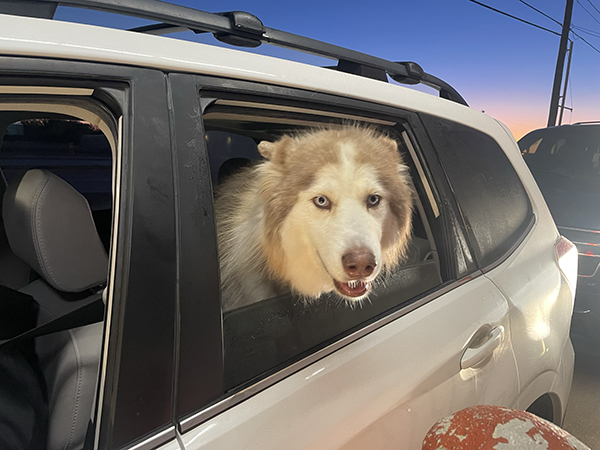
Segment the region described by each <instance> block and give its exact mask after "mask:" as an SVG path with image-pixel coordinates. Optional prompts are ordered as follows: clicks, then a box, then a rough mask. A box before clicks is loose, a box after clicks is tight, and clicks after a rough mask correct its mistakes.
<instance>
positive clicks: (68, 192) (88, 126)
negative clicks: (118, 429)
mask: <svg viewBox="0 0 600 450" xmlns="http://www.w3.org/2000/svg"><path fill="white" fill-rule="evenodd" d="M14 90H16V89H13V91H14ZM23 90H24V91H26V90H27V88H23ZM48 90H49V91H50V92H52V89H51V88H50V89H48ZM64 90H65V91H67V92H68V89H64ZM40 91H43V89H40ZM88 91H89V93H90V94H91V93H92V91H93V90H91V89H90V90H88ZM117 139H118V136H117V127H116V118H115V117H114V116H112V115H111V114H109V113H108V112H107V111H106V110H105V109H104V108H102V107H100V106H99V103H98V102H97V101H96V100H95V99H92V98H91V95H90V96H88V97H87V98H81V97H78V98H74V97H68V96H64V97H61V96H52V95H38V96H31V95H29V96H18V95H11V96H2V95H0V174H1V175H2V177H3V178H2V179H1V180H0V185H1V187H2V189H1V190H0V192H1V193H2V194H4V193H5V191H6V197H5V196H3V200H4V202H5V203H6V204H8V205H12V204H14V202H15V200H14V199H16V198H19V199H24V200H23V203H24V204H22V205H21V208H23V209H22V210H16V209H15V208H10V207H7V208H4V210H3V213H2V220H1V221H0V226H1V227H2V228H1V230H0V266H1V267H2V268H3V269H4V267H6V268H7V270H1V271H0V285H3V286H5V285H9V286H10V287H11V288H13V289H15V290H18V291H20V292H22V293H25V294H28V295H31V296H32V297H33V298H34V299H35V301H36V302H37V303H38V304H39V312H38V314H37V317H35V318H34V319H36V320H37V323H38V326H40V325H42V324H45V323H47V322H50V321H52V320H54V319H56V318H57V317H59V316H62V315H64V314H65V313H67V312H68V311H70V310H73V309H76V308H79V307H81V306H83V305H84V304H86V303H87V302H90V301H95V300H98V299H99V298H100V297H101V293H102V291H103V289H104V287H105V286H106V281H107V275H108V265H107V261H108V258H107V255H108V253H109V246H110V243H111V235H112V210H113V201H112V200H113V197H112V189H113V183H112V181H113V172H112V170H113V157H114V154H115V152H116V151H117V148H116V142H117ZM42 180H44V183H45V184H39V183H40V182H41V181H42ZM5 183H6V184H7V185H6V184H5ZM17 186H19V188H18V190H17V189H16V187H17ZM32 188H36V189H38V192H39V193H40V194H39V196H38V197H31V198H30V199H29V200H25V199H28V197H27V195H26V194H21V195H23V196H22V197H19V195H20V194H19V192H20V191H23V192H26V191H27V190H28V189H32ZM13 193H15V194H13ZM13 195H14V197H13ZM81 196H83V197H84V198H85V199H86V200H87V204H86V202H85V201H82V200H81ZM42 198H44V200H42ZM6 199H8V201H7V200H6ZM34 205H35V210H34V209H33V206H34ZM5 206H6V205H5ZM27 208H32V209H31V210H32V211H35V215H36V225H37V227H38V228H37V230H36V233H28V232H27V231H26V229H27V226H24V227H15V226H14V225H11V226H9V225H8V224H9V223H11V224H14V223H17V224H21V223H23V221H22V220H21V217H22V216H20V215H19V211H23V210H24V211H26V212H27ZM65 214H67V216H66V217H65V216H64V215H65ZM25 223H29V222H27V221H25ZM5 224H6V225H7V226H6V229H5V226H4V225H5ZM71 224H76V225H75V228H73V227H72V225H71ZM5 230H6V231H5ZM64 230H66V231H64ZM79 230H82V231H79ZM79 233H81V235H83V237H81V236H80V234H79ZM98 238H99V239H98ZM73 242H77V245H78V247H77V248H73V245H72V243H73ZM27 245H34V246H39V247H41V248H42V249H43V251H42V252H41V253H42V254H43V256H44V260H45V261H46V263H45V264H43V263H39V262H38V261H39V260H38V258H36V257H29V256H27V255H28V254H27V252H26V251H25V250H24V248H26V247H25V246H27ZM24 255H25V256H24ZM17 257H18V258H17ZM82 266H85V267H87V269H86V270H85V271H81V270H79V267H82ZM19 272H20V273H19ZM7 277H10V280H9V279H7ZM82 279H83V280H88V279H89V283H88V282H87V281H83V280H82ZM9 281H10V283H9ZM82 283H84V285H83V286H82ZM103 330H104V324H103V323H93V324H90V325H86V326H77V327H74V329H73V330H69V331H62V332H58V333H54V334H51V335H49V336H42V337H39V338H37V339H36V340H35V344H36V354H37V356H38V358H39V361H40V363H39V364H40V365H39V369H40V373H41V375H42V376H43V382H44V383H45V387H46V389H47V395H48V397H47V401H48V406H49V411H50V414H49V417H48V438H47V439H48V448H71V447H70V446H77V445H80V444H81V445H82V444H83V440H84V439H85V434H86V430H87V427H88V422H89V418H90V417H91V416H92V412H93V411H92V407H93V401H94V396H95V393H96V392H97V384H96V380H97V377H98V373H99V367H100V356H101V348H102V345H103ZM23 331H24V330H23ZM65 399H69V401H65ZM72 405H74V407H72Z"/></svg>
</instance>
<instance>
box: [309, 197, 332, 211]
mask: <svg viewBox="0 0 600 450" xmlns="http://www.w3.org/2000/svg"><path fill="white" fill-rule="evenodd" d="M313 203H314V204H315V206H316V207H317V208H321V209H331V202H330V201H329V199H328V198H327V197H325V196H324V195H318V196H316V197H315V198H313Z"/></svg>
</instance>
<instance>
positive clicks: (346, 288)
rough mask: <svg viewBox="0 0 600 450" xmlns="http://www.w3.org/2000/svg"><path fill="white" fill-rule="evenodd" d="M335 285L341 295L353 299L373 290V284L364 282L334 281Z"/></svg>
mask: <svg viewBox="0 0 600 450" xmlns="http://www.w3.org/2000/svg"><path fill="white" fill-rule="evenodd" d="M333 284H334V285H335V288H336V289H337V291H338V292H339V293H340V294H342V295H344V296H346V297H351V298H357V297H362V296H363V295H365V294H367V293H368V292H369V290H370V289H371V283H370V282H369V281H363V280H352V281H348V282H347V283H344V282H341V281H338V280H333Z"/></svg>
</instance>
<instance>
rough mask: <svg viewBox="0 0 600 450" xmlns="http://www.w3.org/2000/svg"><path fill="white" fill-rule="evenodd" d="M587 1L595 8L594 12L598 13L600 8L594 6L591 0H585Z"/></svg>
mask: <svg viewBox="0 0 600 450" xmlns="http://www.w3.org/2000/svg"><path fill="white" fill-rule="evenodd" d="M587 1H588V3H589V4H590V5H592V8H594V9H595V10H596V12H597V13H598V14H600V10H599V9H598V8H596V6H595V5H594V4H593V3H592V0H587Z"/></svg>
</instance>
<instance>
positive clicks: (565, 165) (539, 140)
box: [519, 125, 600, 182]
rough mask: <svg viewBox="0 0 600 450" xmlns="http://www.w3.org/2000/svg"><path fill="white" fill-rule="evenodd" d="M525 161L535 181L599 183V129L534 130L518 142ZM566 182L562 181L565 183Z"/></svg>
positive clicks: (588, 127)
mask: <svg viewBox="0 0 600 450" xmlns="http://www.w3.org/2000/svg"><path fill="white" fill-rule="evenodd" d="M519 147H520V148H521V153H522V155H523V158H524V159H525V162H526V163H527V165H528V166H529V168H530V169H531V171H532V172H533V174H534V175H535V176H536V178H537V177H539V178H546V179H552V177H560V178H562V179H563V180H561V181H568V180H579V181H596V182H597V181H600V127H598V126H593V125H592V126H587V125H580V126H565V127H557V128H548V129H544V130H536V131H534V132H532V133H530V134H528V135H527V136H525V137H523V138H522V139H521V140H520V141H519ZM565 179H566V180H565Z"/></svg>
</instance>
